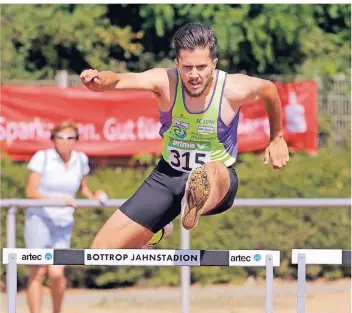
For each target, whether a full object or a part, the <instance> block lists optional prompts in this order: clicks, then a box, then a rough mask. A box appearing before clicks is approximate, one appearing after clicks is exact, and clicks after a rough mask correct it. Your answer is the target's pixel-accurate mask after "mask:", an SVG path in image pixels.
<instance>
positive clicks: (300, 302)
mask: <svg viewBox="0 0 352 313" xmlns="http://www.w3.org/2000/svg"><path fill="white" fill-rule="evenodd" d="M297 258H298V260H297V263H298V278H297V280H298V281H297V313H305V292H306V256H305V254H304V253H299V254H298V256H297Z"/></svg>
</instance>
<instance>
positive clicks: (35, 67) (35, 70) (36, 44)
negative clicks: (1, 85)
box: [1, 4, 143, 79]
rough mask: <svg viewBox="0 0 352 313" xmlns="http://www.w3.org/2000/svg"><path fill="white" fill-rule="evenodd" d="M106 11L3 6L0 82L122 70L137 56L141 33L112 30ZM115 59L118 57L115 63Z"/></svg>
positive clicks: (79, 7) (70, 6)
mask: <svg viewBox="0 0 352 313" xmlns="http://www.w3.org/2000/svg"><path fill="white" fill-rule="evenodd" d="M107 13H108V10H107V6H106V5H95V4H94V5H91V4H90V5H74V4H58V5H48V4H31V5H3V6H2V14H1V26H2V27H1V28H2V32H1V43H2V44H1V55H2V62H1V70H2V78H3V79H13V78H34V79H39V78H52V77H53V76H54V73H55V71H56V70H58V69H65V68H66V69H68V70H70V71H71V72H74V73H79V72H80V71H81V70H82V69H84V68H88V67H93V68H101V69H105V68H111V69H114V70H123V69H124V68H125V64H124V63H123V62H119V61H118V59H120V60H122V61H124V62H126V61H127V60H128V59H129V58H130V57H131V55H139V54H140V52H141V51H142V46H141V44H140V43H139V42H138V41H139V39H140V38H141V37H142V35H143V33H142V32H133V31H132V30H131V27H129V26H126V27H118V26H114V25H111V23H110V20H109V18H107ZM114 56H121V57H120V58H117V59H115V58H114Z"/></svg>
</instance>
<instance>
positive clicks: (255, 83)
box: [224, 74, 276, 107]
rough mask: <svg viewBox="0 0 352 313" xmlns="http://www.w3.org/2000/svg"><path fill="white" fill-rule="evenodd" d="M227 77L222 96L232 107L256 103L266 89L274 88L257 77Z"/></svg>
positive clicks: (239, 75)
mask: <svg viewBox="0 0 352 313" xmlns="http://www.w3.org/2000/svg"><path fill="white" fill-rule="evenodd" d="M227 76H228V77H227V80H226V84H225V87H224V96H225V97H226V98H227V100H228V101H229V102H230V103H231V106H232V107H238V106H241V105H243V104H246V103H252V102H255V101H258V100H260V99H261V98H262V96H263V94H264V93H265V92H266V90H267V89H268V88H269V89H272V88H273V87H274V88H276V87H275V85H274V84H273V83H272V82H271V81H269V80H265V79H262V78H258V77H253V76H249V75H245V74H228V75H227Z"/></svg>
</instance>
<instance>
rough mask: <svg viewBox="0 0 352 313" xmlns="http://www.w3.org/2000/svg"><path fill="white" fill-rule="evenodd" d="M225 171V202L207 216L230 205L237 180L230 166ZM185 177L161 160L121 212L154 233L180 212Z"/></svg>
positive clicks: (234, 194)
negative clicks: (226, 171) (226, 182)
mask: <svg viewBox="0 0 352 313" xmlns="http://www.w3.org/2000/svg"><path fill="white" fill-rule="evenodd" d="M228 170H229V174H230V189H229V191H228V192H227V194H226V196H225V197H224V199H223V200H222V201H221V202H220V203H219V204H218V205H217V206H216V207H215V208H214V209H213V210H212V211H211V212H209V213H207V214H206V215H214V214H219V213H222V212H225V211H227V210H228V209H229V208H230V207H231V206H232V204H233V201H234V199H235V197H236V193H237V189H238V179H237V174H236V171H235V169H234V168H233V167H229V168H228ZM187 178H188V173H184V172H180V171H177V170H175V169H173V168H172V167H171V166H170V165H169V164H168V163H167V162H166V161H165V160H164V159H163V158H162V159H161V160H160V161H159V162H158V164H157V166H156V167H155V169H154V170H153V172H152V173H151V174H150V175H149V177H147V178H146V180H145V181H144V182H143V183H142V185H141V186H140V187H139V188H138V189H137V191H136V192H135V194H134V195H133V196H132V197H131V198H130V199H128V200H127V201H126V202H125V203H124V204H123V205H122V206H121V207H120V210H121V212H123V213H124V214H125V215H127V216H128V217H129V218H130V219H131V220H133V221H135V222H137V223H138V224H140V225H142V226H144V227H146V228H148V229H149V230H151V231H152V232H153V233H156V232H158V231H159V230H160V229H162V228H163V227H164V226H165V225H167V224H168V223H170V222H171V221H173V220H174V219H175V218H176V217H177V216H178V215H179V214H180V213H181V200H182V198H183V195H184V193H185V188H186V182H187Z"/></svg>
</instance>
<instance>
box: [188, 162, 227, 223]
mask: <svg viewBox="0 0 352 313" xmlns="http://www.w3.org/2000/svg"><path fill="white" fill-rule="evenodd" d="M229 188H230V174H229V170H228V168H227V167H226V166H225V165H224V164H223V163H221V162H209V163H206V164H205V165H203V166H201V167H198V168H196V169H194V170H193V171H192V172H191V173H190V174H189V177H188V180H187V185H186V191H185V201H186V203H185V207H184V211H183V216H182V225H183V227H184V228H186V229H193V228H194V227H196V226H197V224H198V221H199V218H200V216H201V215H210V213H211V211H212V210H213V209H214V208H216V206H217V205H218V204H219V203H220V202H221V201H222V200H223V199H224V197H225V196H226V195H227V194H228V191H229Z"/></svg>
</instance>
